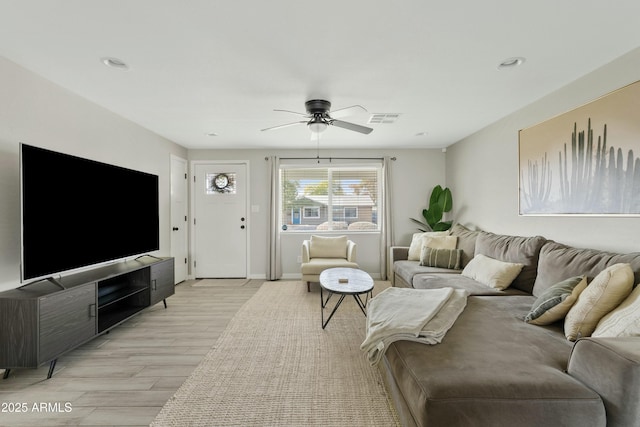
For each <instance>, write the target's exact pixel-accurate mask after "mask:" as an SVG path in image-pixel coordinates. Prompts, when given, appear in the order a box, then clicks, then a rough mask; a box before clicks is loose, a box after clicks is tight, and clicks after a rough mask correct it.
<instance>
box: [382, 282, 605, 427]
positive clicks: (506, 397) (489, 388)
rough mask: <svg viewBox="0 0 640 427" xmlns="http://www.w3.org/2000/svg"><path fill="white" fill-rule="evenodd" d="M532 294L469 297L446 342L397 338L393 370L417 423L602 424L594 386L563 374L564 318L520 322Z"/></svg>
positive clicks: (567, 346) (389, 354) (389, 361)
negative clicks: (539, 322)
mask: <svg viewBox="0 0 640 427" xmlns="http://www.w3.org/2000/svg"><path fill="white" fill-rule="evenodd" d="M534 301H535V298H534V297H532V296H524V295H522V296H515V295H514V296H504V297H501V298H495V297H492V296H488V297H485V296H471V297H469V298H468V302H467V307H466V308H465V310H464V311H463V312H462V314H461V315H460V317H459V318H458V320H457V321H456V323H455V324H454V325H453V327H452V328H451V329H450V330H449V331H448V333H447V335H446V336H445V337H444V340H443V341H442V343H440V344H437V345H433V346H427V345H423V344H419V343H415V342H410V341H398V342H396V343H393V344H392V345H391V346H390V347H389V349H388V350H387V351H386V353H385V365H384V368H383V369H388V371H389V372H388V376H391V378H392V379H393V380H394V382H395V387H396V388H397V390H398V393H399V394H400V395H401V396H403V398H404V401H405V403H406V406H407V408H408V410H409V412H410V414H411V416H412V418H413V420H414V421H415V424H416V425H418V426H441V425H446V426H469V425H475V426H497V425H500V426H507V425H517V426H541V425H562V426H585V425H588V426H604V425H605V423H606V416H605V410H604V406H603V403H602V400H601V399H600V397H599V396H598V394H597V393H595V392H594V391H592V390H591V389H589V388H588V387H586V386H585V385H583V384H582V383H581V382H580V381H578V380H576V379H575V378H573V377H571V376H570V375H568V374H566V373H565V372H564V370H565V369H566V368H567V360H568V357H569V354H570V352H571V343H570V342H568V341H567V340H566V338H565V337H564V334H563V331H562V327H561V326H559V325H551V326H535V325H530V324H528V323H525V322H523V320H522V319H523V318H524V316H525V315H526V314H527V312H528V311H529V309H530V307H531V305H532V304H533V302H534Z"/></svg>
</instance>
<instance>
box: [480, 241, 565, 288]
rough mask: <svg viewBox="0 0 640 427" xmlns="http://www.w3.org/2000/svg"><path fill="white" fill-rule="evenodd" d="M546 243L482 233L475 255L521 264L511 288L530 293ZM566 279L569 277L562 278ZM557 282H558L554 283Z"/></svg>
mask: <svg viewBox="0 0 640 427" xmlns="http://www.w3.org/2000/svg"><path fill="white" fill-rule="evenodd" d="M546 241H547V239H545V238H544V237H542V236H534V237H520V236H507V235H501V234H493V233H487V232H482V233H480V234H479V235H478V239H477V240H476V254H483V255H486V256H488V257H491V258H494V259H498V260H500V261H506V262H512V263H518V264H522V265H523V268H522V271H521V272H520V273H519V274H518V277H516V279H515V280H514V281H513V283H512V284H511V286H513V287H514V288H517V289H520V290H523V291H525V292H528V293H531V292H532V290H533V283H534V281H535V279H536V271H537V269H538V257H539V256H540V249H541V248H542V245H544V244H545V242H546ZM566 277H569V276H565V277H564V278H566ZM557 282H559V280H558V281H556V282H554V283H557Z"/></svg>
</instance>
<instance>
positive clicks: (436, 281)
mask: <svg viewBox="0 0 640 427" xmlns="http://www.w3.org/2000/svg"><path fill="white" fill-rule="evenodd" d="M413 287H414V288H416V289H440V288H454V289H464V290H466V291H468V292H469V295H494V296H498V295H526V293H525V292H523V291H521V290H519V289H515V288H507V289H505V290H500V289H496V288H491V287H489V286H487V285H483V284H482V283H480V282H478V281H476V280H473V279H470V278H468V277H466V276H463V275H461V274H443V273H427V274H416V275H415V276H414V278H413Z"/></svg>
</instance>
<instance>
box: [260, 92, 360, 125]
mask: <svg viewBox="0 0 640 427" xmlns="http://www.w3.org/2000/svg"><path fill="white" fill-rule="evenodd" d="M304 106H305V107H306V110H307V113H306V114H304V113H298V112H295V111H289V110H273V111H284V112H285V113H292V114H297V115H299V116H303V117H305V120H300V121H297V122H293V123H287V124H284V125H278V126H273V127H269V128H266V129H262V131H267V130H276V129H282V128H286V127H289V126H296V125H300V124H306V125H307V126H309V130H311V132H312V133H320V132H324V131H325V130H326V129H327V127H329V126H337V127H339V128H343V129H347V130H352V131H354V132H360V133H364V134H369V133H371V131H372V130H373V129H371V128H369V127H366V126H361V125H357V124H355V123H350V122H345V121H342V120H338V119H339V118H342V117H346V116H349V115H351V114H354V113H357V112H359V111H367V110H366V109H365V108H364V107H363V106H361V105H352V106H351V107H346V108H341V109H339V110H335V111H333V112H330V110H331V103H330V102H329V101H325V100H323V99H311V100H309V101H307V102H305V103H304Z"/></svg>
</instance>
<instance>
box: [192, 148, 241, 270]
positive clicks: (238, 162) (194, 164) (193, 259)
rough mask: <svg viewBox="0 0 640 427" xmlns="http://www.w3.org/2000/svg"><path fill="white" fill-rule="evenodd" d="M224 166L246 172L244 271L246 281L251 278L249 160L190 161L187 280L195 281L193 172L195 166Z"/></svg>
mask: <svg viewBox="0 0 640 427" xmlns="http://www.w3.org/2000/svg"><path fill="white" fill-rule="evenodd" d="M225 164H243V165H244V166H245V170H246V179H247V186H246V191H245V193H246V194H245V197H246V200H245V209H246V211H247V214H246V218H247V232H246V233H245V238H246V242H245V244H246V248H247V256H246V259H245V262H246V266H245V271H246V272H247V279H248V278H250V277H251V269H250V267H251V245H250V243H251V238H250V236H251V231H252V229H253V224H252V221H251V217H250V216H249V213H250V209H249V206H250V205H249V202H250V200H251V197H250V195H251V185H250V183H251V178H250V175H251V174H250V170H251V168H250V162H249V160H191V161H190V162H189V177H190V179H189V198H190V199H191V200H190V202H189V209H190V210H191V215H190V217H189V252H190V253H189V273H190V274H189V278H191V279H195V270H196V269H195V266H194V265H193V264H194V262H195V260H196V236H195V232H196V231H195V227H194V226H193V218H194V216H195V212H196V188H195V185H193V182H194V178H195V171H196V166H197V165H225Z"/></svg>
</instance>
